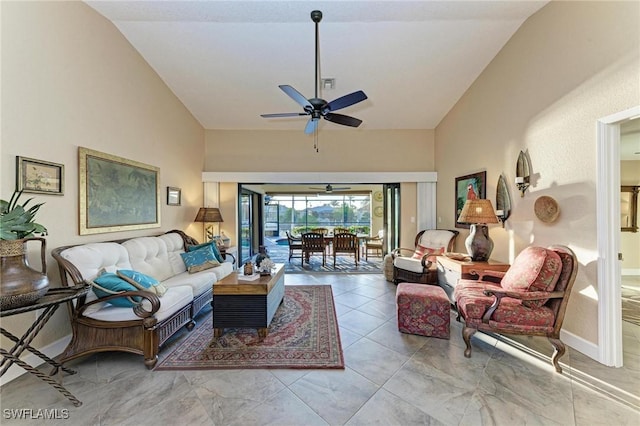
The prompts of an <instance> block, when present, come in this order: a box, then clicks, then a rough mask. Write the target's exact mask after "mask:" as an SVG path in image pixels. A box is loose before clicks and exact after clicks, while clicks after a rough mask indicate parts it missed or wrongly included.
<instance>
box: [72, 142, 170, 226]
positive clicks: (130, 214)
mask: <svg viewBox="0 0 640 426" xmlns="http://www.w3.org/2000/svg"><path fill="white" fill-rule="evenodd" d="M78 157H79V171H78V175H79V180H80V188H79V194H80V235H88V234H99V233H104V232H116V231H128V230H135V229H147V228H158V227H159V226H160V168H158V167H155V166H150V165H148V164H144V163H139V162H137V161H132V160H127V159H126V158H121V157H116V156H115V155H110V154H105V153H103V152H98V151H94V150H92V149H88V148H83V147H80V148H78Z"/></svg>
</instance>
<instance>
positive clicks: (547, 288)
mask: <svg viewBox="0 0 640 426" xmlns="http://www.w3.org/2000/svg"><path fill="white" fill-rule="evenodd" d="M577 271H578V262H577V259H576V256H575V254H574V253H573V251H571V249H570V248H568V247H565V246H551V247H549V248H544V247H527V248H526V249H524V250H523V251H522V252H521V253H520V254H519V255H518V256H517V257H516V258H515V260H514V261H513V264H512V265H511V267H510V268H509V270H508V271H507V272H498V271H484V272H479V275H480V278H479V280H478V281H475V280H459V281H458V284H457V285H456V288H455V291H454V298H455V301H456V306H457V308H458V313H459V318H461V319H462V320H464V328H463V330H462V338H463V339H464V342H465V344H466V349H465V351H464V355H465V356H466V357H467V358H469V357H471V336H473V334H474V333H475V332H476V331H478V330H481V331H487V332H493V333H500V334H502V333H504V334H520V335H530V336H546V337H547V339H548V340H549V342H550V343H551V345H552V346H553V348H554V352H553V355H552V357H551V362H552V364H553V366H554V367H555V369H556V371H557V372H558V373H562V368H561V367H560V365H559V360H560V358H561V357H562V355H564V353H565V346H564V343H562V341H561V340H560V329H561V327H562V322H563V320H564V314H565V310H566V308H567V303H568V301H569V295H570V294H571V287H572V286H573V282H574V281H575V278H576V273H577ZM486 276H493V277H496V278H499V279H500V282H499V283H495V282H486V281H483V278H485V277H486Z"/></svg>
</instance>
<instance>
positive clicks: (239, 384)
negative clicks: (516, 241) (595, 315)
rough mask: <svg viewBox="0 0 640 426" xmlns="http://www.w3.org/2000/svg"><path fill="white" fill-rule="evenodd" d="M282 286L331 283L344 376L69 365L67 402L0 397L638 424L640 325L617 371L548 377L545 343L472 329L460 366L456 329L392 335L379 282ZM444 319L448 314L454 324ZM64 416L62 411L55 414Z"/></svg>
mask: <svg viewBox="0 0 640 426" xmlns="http://www.w3.org/2000/svg"><path fill="white" fill-rule="evenodd" d="M286 284H289V285H291V284H297V285H300V284H331V285H332V288H333V292H334V297H335V300H336V307H337V313H338V322H339V324H340V333H341V338H342V345H343V349H344V356H345V363H346V368H345V369H344V370H218V371H185V372H180V371H158V372H153V371H148V370H146V369H145V368H144V366H143V364H142V359H141V358H140V357H139V356H134V355H129V354H120V353H109V354H100V355H96V356H91V357H87V358H84V359H82V360H79V361H75V362H73V363H70V364H72V366H73V367H74V368H76V369H78V370H79V373H78V374H76V375H73V376H65V377H64V378H63V379H64V383H65V385H66V386H67V387H68V388H69V390H70V391H71V392H73V393H74V394H75V395H76V396H78V398H79V399H80V400H82V401H83V405H82V406H81V407H79V408H76V407H73V405H72V404H70V403H69V402H68V401H67V400H66V399H64V398H63V397H62V396H61V395H60V394H59V393H58V392H56V391H54V390H53V389H51V388H50V387H48V385H46V384H44V383H42V382H41V381H39V380H38V379H37V378H35V377H33V376H30V375H23V376H21V377H20V378H18V379H16V380H14V381H12V382H10V383H9V384H7V385H5V386H2V388H1V390H0V397H1V404H2V418H0V423H2V424H3V425H5V424H7V425H9V424H19V425H27V424H45V423H46V424H49V423H51V420H48V421H46V420H40V419H35V420H29V421H25V420H14V419H8V418H7V417H8V416H7V415H6V414H7V411H6V410H7V409H15V408H27V409H29V408H30V409H33V410H34V413H37V412H36V411H35V410H37V409H43V408H49V409H57V410H58V414H61V415H65V414H64V413H67V414H66V415H67V416H68V419H66V420H64V421H63V420H57V421H56V423H59V424H65V425H268V424H274V425H316V424H317V425H327V424H330V425H343V424H346V425H364V424H366V425H369V424H377V425H414V424H415V425H524V424H536V425H537V424H541V425H547V424H553V425H599V424H602V425H605V424H606V425H625V424H628V425H638V424H640V411H638V407H640V403H639V402H638V401H639V394H640V392H639V387H640V361H639V358H640V357H639V355H638V354H640V327H637V326H631V325H630V324H628V323H625V325H624V333H625V367H624V368H620V369H614V368H607V367H604V366H602V365H600V364H598V363H596V362H594V361H592V360H590V359H589V358H588V357H586V356H584V355H582V354H580V353H579V352H577V351H575V350H571V349H569V350H568V351H567V354H566V355H565V356H564V358H563V359H562V361H563V363H564V373H563V374H562V375H560V374H557V373H555V372H554V370H553V369H552V367H551V365H550V363H549V362H548V361H546V360H544V359H540V357H541V356H542V357H544V355H545V354H547V355H548V354H550V350H549V349H548V347H550V346H549V345H547V344H546V341H544V340H542V341H540V340H535V339H531V338H525V339H521V340H520V342H523V343H525V344H526V345H527V347H532V348H539V349H540V351H541V352H542V355H540V354H539V353H537V352H533V355H531V354H530V352H532V351H529V350H526V351H525V350H522V349H518V348H514V347H513V346H512V345H509V344H506V343H505V342H504V341H502V340H496V339H494V338H492V337H490V336H487V335H484V334H482V333H477V334H476V335H475V336H474V339H473V340H472V343H473V354H472V357H471V358H470V359H467V358H465V357H464V355H463V347H464V343H463V341H462V337H461V334H460V330H461V327H460V324H459V323H457V322H455V321H453V322H452V334H451V339H450V340H443V339H435V338H427V337H421V336H413V335H405V334H401V333H399V332H398V331H397V327H396V317H395V299H394V298H395V289H396V287H395V286H394V285H393V284H391V283H388V282H386V281H385V280H384V278H383V277H382V276H381V275H379V274H376V275H367V274H354V275H348V274H337V275H327V274H315V275H307V274H305V275H289V276H287V277H286ZM453 318H454V317H453V316H452V319H453ZM62 410H68V411H62Z"/></svg>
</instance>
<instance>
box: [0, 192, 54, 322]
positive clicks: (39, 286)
mask: <svg viewBox="0 0 640 426" xmlns="http://www.w3.org/2000/svg"><path fill="white" fill-rule="evenodd" d="M21 195H22V191H15V192H14V193H13V195H12V196H11V199H10V200H9V201H6V200H0V266H1V268H0V309H2V310H6V309H13V308H16V307H20V306H25V305H29V304H31V303H35V302H36V301H37V300H38V299H39V298H40V297H42V296H43V295H44V294H45V293H46V292H47V290H48V288H49V280H48V278H47V265H46V260H45V249H46V240H45V239H44V238H42V237H35V235H41V236H44V235H47V228H45V227H44V226H43V225H41V224H39V223H36V222H35V217H36V214H37V213H38V210H40V207H42V205H43V204H44V203H40V204H34V205H32V206H31V207H29V208H27V206H28V204H29V203H30V202H31V201H32V200H33V198H30V199H28V200H27V201H25V202H24V203H23V204H18V201H19V199H20V196H21ZM28 241H40V255H41V263H42V272H39V271H37V270H35V269H32V268H31V267H29V262H28V260H27V255H26V244H27V242H28Z"/></svg>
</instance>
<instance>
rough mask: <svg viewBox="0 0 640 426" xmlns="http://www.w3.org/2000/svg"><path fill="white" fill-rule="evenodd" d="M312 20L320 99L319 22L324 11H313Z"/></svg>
mask: <svg viewBox="0 0 640 426" xmlns="http://www.w3.org/2000/svg"><path fill="white" fill-rule="evenodd" d="M311 20H312V21H313V22H315V24H316V79H315V82H314V86H315V88H316V96H315V98H316V99H318V93H319V92H320V76H319V75H318V74H319V73H320V60H319V57H320V54H319V53H318V52H320V25H318V24H319V23H320V21H322V12H321V11H319V10H314V11H312V12H311ZM318 118H319V117H318Z"/></svg>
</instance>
